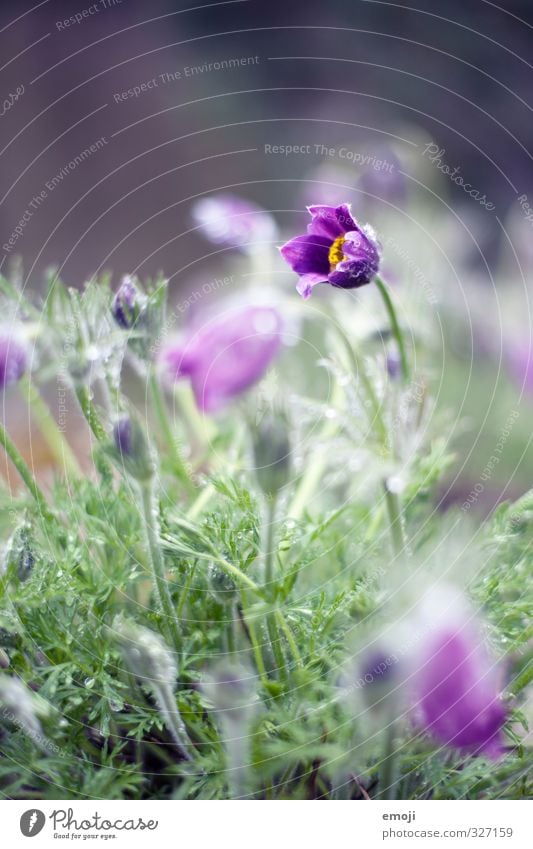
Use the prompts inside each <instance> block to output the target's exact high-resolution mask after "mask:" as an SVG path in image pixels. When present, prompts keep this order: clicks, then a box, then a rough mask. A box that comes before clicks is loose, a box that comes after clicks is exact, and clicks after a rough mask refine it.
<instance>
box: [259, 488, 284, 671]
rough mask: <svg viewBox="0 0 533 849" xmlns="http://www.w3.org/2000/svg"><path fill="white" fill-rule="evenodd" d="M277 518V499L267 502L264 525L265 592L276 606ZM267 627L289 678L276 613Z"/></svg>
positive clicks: (268, 619)
mask: <svg viewBox="0 0 533 849" xmlns="http://www.w3.org/2000/svg"><path fill="white" fill-rule="evenodd" d="M275 518H276V498H271V499H269V500H268V501H267V508H266V510H265V519H264V525H263V537H264V540H263V563H264V578H263V581H264V591H265V593H266V595H267V597H268V598H270V599H271V600H272V601H273V603H274V604H275V596H276V587H275V584H274V544H275V543H274V530H275V525H274V522H275ZM266 626H267V631H268V638H269V640H270V645H271V647H272V654H273V655H274V660H275V662H276V667H277V669H278V672H279V673H280V674H282V675H283V677H284V678H286V677H287V668H286V665H285V658H284V656H283V649H282V647H281V636H280V632H279V630H278V620H277V618H276V614H275V611H269V612H268V613H267V615H266Z"/></svg>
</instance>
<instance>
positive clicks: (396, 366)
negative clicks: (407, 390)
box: [387, 351, 401, 380]
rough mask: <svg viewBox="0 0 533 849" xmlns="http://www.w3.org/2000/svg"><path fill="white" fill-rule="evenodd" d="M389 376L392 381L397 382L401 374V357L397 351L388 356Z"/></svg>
mask: <svg viewBox="0 0 533 849" xmlns="http://www.w3.org/2000/svg"><path fill="white" fill-rule="evenodd" d="M387 374H388V375H389V377H390V379H391V380H397V379H398V378H399V377H400V374H401V362H400V355H399V354H398V353H397V352H396V351H390V352H389V353H388V354H387Z"/></svg>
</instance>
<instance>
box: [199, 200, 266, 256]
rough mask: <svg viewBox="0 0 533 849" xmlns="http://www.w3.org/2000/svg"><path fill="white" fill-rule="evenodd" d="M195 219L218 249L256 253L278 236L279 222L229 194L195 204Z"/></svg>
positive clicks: (245, 201) (252, 205)
mask: <svg viewBox="0 0 533 849" xmlns="http://www.w3.org/2000/svg"><path fill="white" fill-rule="evenodd" d="M192 217H193V219H194V221H195V222H196V223H197V224H198V225H199V227H200V229H201V231H202V233H203V234H204V236H205V237H206V239H209V241H210V242H214V244H215V245H228V246H230V247H233V248H239V249H240V250H242V251H248V252H249V251H253V250H254V249H255V248H257V246H258V245H259V244H260V243H267V244H269V243H271V242H273V241H275V239H276V236H277V227H276V222H275V221H274V219H273V217H272V216H271V215H270V214H269V213H268V212H267V211H266V210H264V209H262V208H261V207H260V206H257V205H256V204H255V203H252V202H251V201H248V200H244V199H243V198H239V197H236V196H235V195H230V194H220V195H212V196H211V197H206V198H202V199H201V200H198V201H196V203H195V204H194V206H193V210H192Z"/></svg>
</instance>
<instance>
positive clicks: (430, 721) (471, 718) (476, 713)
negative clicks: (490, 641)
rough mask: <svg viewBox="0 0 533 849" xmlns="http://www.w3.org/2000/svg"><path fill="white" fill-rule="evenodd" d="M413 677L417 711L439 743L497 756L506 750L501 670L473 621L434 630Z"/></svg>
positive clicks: (423, 723) (442, 626)
mask: <svg viewBox="0 0 533 849" xmlns="http://www.w3.org/2000/svg"><path fill="white" fill-rule="evenodd" d="M414 682H415V683H414V698H415V703H416V708H415V709H416V712H417V714H418V716H419V719H420V721H421V723H422V725H423V727H424V728H425V729H426V730H427V731H428V732H429V733H430V734H431V735H432V737H434V738H435V739H436V740H437V741H438V742H439V743H442V744H444V745H448V746H454V747H456V748H459V749H465V750H469V751H471V752H472V753H481V752H484V753H485V754H486V755H488V756H492V757H494V756H497V755H499V754H500V753H501V750H502V746H501V729H502V726H503V724H504V722H505V709H504V706H503V704H502V702H501V699H500V693H499V687H498V680H497V673H496V672H495V666H494V664H493V663H491V661H490V658H489V657H488V655H487V653H486V651H485V648H484V646H483V644H482V642H481V638H480V636H479V634H478V633H477V632H476V630H475V629H474V628H473V627H472V625H471V624H470V623H468V622H463V623H462V624H460V623H455V624H452V625H450V626H448V627H446V626H445V625H444V623H441V624H440V625H439V626H438V628H437V629H436V630H434V631H433V632H432V633H430V635H429V638H428V639H427V640H426V642H425V645H424V648H423V650H422V651H421V652H420V653H419V657H418V662H417V668H416V670H415V672H414Z"/></svg>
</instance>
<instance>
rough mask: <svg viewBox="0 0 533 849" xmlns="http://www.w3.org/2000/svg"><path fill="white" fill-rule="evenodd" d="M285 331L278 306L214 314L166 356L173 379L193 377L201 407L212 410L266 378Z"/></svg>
mask: <svg viewBox="0 0 533 849" xmlns="http://www.w3.org/2000/svg"><path fill="white" fill-rule="evenodd" d="M283 329H284V328H283V321H282V318H281V315H280V313H279V312H278V310H277V309H276V308H275V307H272V306H259V305H257V306H255V305H246V306H239V307H237V308H234V309H231V310H228V311H227V312H223V313H220V314H218V315H216V316H215V317H214V318H212V319H211V320H209V321H207V323H205V324H203V325H202V326H201V327H200V328H198V329H196V330H195V331H194V332H192V334H191V335H190V336H189V338H188V339H187V340H186V341H185V342H183V343H181V344H178V345H170V346H169V347H168V348H167V349H166V350H165V351H164V352H163V355H162V359H163V362H164V365H165V368H166V370H167V371H168V372H169V373H170V375H171V376H172V378H173V379H177V378H181V377H185V378H188V379H189V380H190V382H191V386H192V390H193V392H194V397H195V399H196V403H197V405H198V407H199V408H200V409H201V410H203V411H204V412H207V413H212V412H215V411H217V410H219V409H221V408H222V407H224V406H225V405H226V404H228V403H229V402H230V401H231V400H232V399H233V398H235V397H236V396H238V395H240V394H241V393H242V392H244V391H245V390H246V389H248V388H249V387H251V386H253V384H255V383H257V382H258V381H259V380H260V379H261V378H262V377H263V375H264V374H265V372H266V371H267V369H268V367H269V366H270V364H271V362H272V360H273V359H274V357H275V356H276V354H277V353H278V351H279V349H280V346H281V343H282V334H283Z"/></svg>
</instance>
